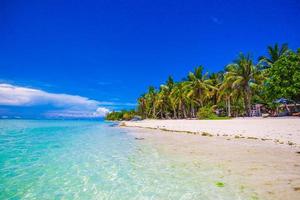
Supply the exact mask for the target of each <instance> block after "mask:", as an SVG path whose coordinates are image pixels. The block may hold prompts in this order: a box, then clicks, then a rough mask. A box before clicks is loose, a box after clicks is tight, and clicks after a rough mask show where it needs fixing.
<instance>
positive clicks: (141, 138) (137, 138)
mask: <svg viewBox="0 0 300 200" xmlns="http://www.w3.org/2000/svg"><path fill="white" fill-rule="evenodd" d="M134 139H135V140H144V139H145V138H143V137H140V138H139V137H135V138H134Z"/></svg>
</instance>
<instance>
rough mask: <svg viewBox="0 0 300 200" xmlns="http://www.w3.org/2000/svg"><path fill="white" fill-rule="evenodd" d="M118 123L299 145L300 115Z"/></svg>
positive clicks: (127, 125)
mask: <svg viewBox="0 0 300 200" xmlns="http://www.w3.org/2000/svg"><path fill="white" fill-rule="evenodd" d="M119 126H124V127H135V128H141V129H153V130H160V131H168V132H178V133H188V134H195V135H201V136H209V137H213V136H219V137H226V138H228V139H250V140H260V141H272V142H274V143H277V144H281V145H283V144H285V145H289V146H294V147H298V148H299V147H300V118H294V117H287V118H234V119H228V120H186V119H179V120H154V119H146V120H141V121H122V122H120V123H119Z"/></svg>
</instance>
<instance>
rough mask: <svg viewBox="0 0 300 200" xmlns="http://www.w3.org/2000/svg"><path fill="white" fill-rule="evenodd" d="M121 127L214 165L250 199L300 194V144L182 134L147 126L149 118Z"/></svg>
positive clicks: (138, 139)
mask: <svg viewBox="0 0 300 200" xmlns="http://www.w3.org/2000/svg"><path fill="white" fill-rule="evenodd" d="M243 120H245V119H243ZM149 121H151V123H152V125H154V124H155V125H157V123H153V122H155V121H157V120H147V123H150V122H149ZM162 121H164V120H162ZM173 121H175V122H178V121H177V120H173ZM227 121H228V120H227ZM198 122H199V121H198ZM200 122H202V121H200ZM299 122H300V121H299ZM133 123H135V124H133ZM136 123H138V124H139V125H140V127H138V125H137V124H136ZM164 123H165V124H166V122H164ZM167 123H170V122H167ZM129 125H131V127H129ZM141 127H142V128H141ZM121 128H122V129H125V130H127V131H128V132H127V134H131V135H133V136H134V137H135V139H136V142H138V143H141V144H150V146H151V148H153V149H155V150H157V151H159V152H162V153H164V154H166V155H168V156H171V157H175V158H181V157H184V158H185V159H186V162H187V163H196V164H198V165H199V166H211V167H212V168H211V170H212V171H214V170H216V171H218V172H219V176H218V177H217V178H219V181H220V182H222V183H224V185H225V186H224V187H233V188H240V191H241V192H242V193H247V191H248V192H249V191H251V192H250V193H251V195H250V196H251V198H250V199H274V200H280V199H284V198H286V199H291V200H292V199H293V200H294V199H295V200H296V199H298V197H299V195H300V173H299V172H300V164H299V163H300V149H299V146H296V145H281V144H279V143H274V142H273V141H269V142H268V141H263V140H258V139H257V140H255V139H247V138H242V139H237V138H231V137H230V136H220V137H214V135H204V136H206V137H200V136H201V135H202V134H201V135H200V136H199V135H197V134H182V133H186V132H184V131H183V129H181V130H179V131H165V130H160V128H155V127H153V126H151V127H148V128H147V127H146V126H145V121H139V122H130V123H129V124H128V125H126V122H125V126H121ZM296 130H297V129H296ZM198 134H200V133H198ZM299 134H300V133H299ZM199 170H201V169H200V168H199ZM212 184H213V183H212Z"/></svg>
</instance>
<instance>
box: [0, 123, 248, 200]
mask: <svg viewBox="0 0 300 200" xmlns="http://www.w3.org/2000/svg"><path fill="white" fill-rule="evenodd" d="M221 174H222V171H220V169H218V168H216V169H214V168H212V167H211V166H202V165H200V164H199V163H198V161H192V162H191V161H190V160H189V161H187V160H186V159H185V158H184V157H180V156H177V155H168V154H167V153H166V152H162V151H160V150H159V148H157V147H155V146H151V143H149V142H143V141H139V140H135V139H134V136H132V135H130V134H127V133H126V132H125V131H124V130H122V129H119V128H116V127H111V126H110V124H109V123H105V122H95V121H93V122H91V121H55V120H49V121H46V120H0V199H72V200H73V199H88V200H90V199H116V200H119V199H120V200H122V199H200V200H201V199H203V200H204V199H205V200H207V199H214V200H215V199H231V200H232V199H246V198H245V197H243V196H242V194H241V192H240V191H239V189H238V187H236V186H230V184H228V185H226V187H222V188H220V187H217V186H216V185H215V181H216V180H217V177H216V176H219V175H221Z"/></svg>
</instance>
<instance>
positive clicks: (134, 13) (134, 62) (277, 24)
mask: <svg viewBox="0 0 300 200" xmlns="http://www.w3.org/2000/svg"><path fill="white" fill-rule="evenodd" d="M299 19H300V2H299V1H297V0H285V1H284V0H272V1H271V0H268V1H267V0H261V1H250V0H249V1H248V0H247V1H245V0H241V1H232V0H227V1H221V0H218V1H216V0H210V1H199V0H198V1H186V0H185V1H179V0H174V1H170V0H168V1H164V0H157V1H156V0H151V1H137V0H136V1H126V0H119V1H107V0H105V1H103V0H98V1H80V0H77V1H75V0H74V1H68V0H65V1H62V0H49V1H48V0H43V1H39V0H36V1H30V0H28V1H14V0H2V1H1V2H0V84H2V90H1V87H0V115H2V116H4V115H21V116H35V115H41V114H44V113H49V112H50V113H59V112H60V111H61V112H65V111H66V110H68V109H69V110H70V108H72V109H73V108H75V110H76V111H74V110H72V113H76V112H81V111H82V110H83V109H86V108H85V107H86V105H84V106H83V108H82V107H80V106H82V104H80V103H79V105H78V103H77V102H76V100H78V99H76V97H74V96H80V97H82V98H85V100H86V101H87V102H86V104H87V105H90V102H89V101H94V104H95V105H93V106H92V108H89V109H90V111H91V112H93V113H95V112H94V111H95V108H98V107H99V108H103V109H109V110H112V109H120V108H128V107H134V103H135V101H136V99H137V98H138V97H139V95H140V94H142V93H143V92H144V91H146V89H147V87H148V86H149V85H154V86H159V84H161V83H162V82H164V81H165V79H166V78H167V76H168V75H173V76H174V77H175V79H177V80H180V79H181V78H183V77H184V76H186V74H187V73H188V72H189V71H191V70H192V69H193V68H194V67H195V66H197V65H200V64H202V65H204V67H205V70H207V71H209V72H213V71H219V70H221V69H223V67H224V66H225V65H226V64H228V63H230V62H231V61H232V60H233V59H234V58H235V57H236V56H237V55H238V53H239V52H241V51H243V52H250V53H252V55H253V57H254V58H255V59H256V58H257V56H259V55H263V54H265V53H266V46H267V45H270V44H274V43H276V42H278V43H283V42H287V43H289V46H290V48H292V49H295V48H298V47H300V20H299ZM3 88H4V89H3ZM28 89H34V90H36V91H38V92H36V91H35V92H33V94H32V91H31V92H30V91H28ZM1 91H2V94H1ZM16 91H21V92H23V93H22V94H21V95H18V98H20V102H18V103H16V102H14V103H11V99H16V97H15V96H14V95H17V94H16ZM43 92H45V93H46V94H47V95H48V94H50V97H49V98H50V99H48V100H45V99H43V101H41V100H40V99H41V98H44V97H43V96H42V95H44V93H43ZM8 93H9V94H12V95H11V96H9V97H8V96H7V95H8ZM52 94H53V95H54V96H51V95H52ZM61 94H66V95H70V96H72V97H68V98H72V100H74V101H72V102H73V104H72V105H61V103H58V102H57V98H58V99H59V98H61V99H60V100H59V102H63V101H65V99H64V97H63V96H60V95H61ZM1 95H2V96H1ZM24 95H25V96H24ZM26 95H31V96H29V97H28V96H26ZM32 95H33V96H32ZM55 95H58V96H55ZM25 97H26V98H29V100H28V99H27V100H28V101H27V102H24V101H23V100H24V98H25ZM1 98H2V101H1ZM51 98H54V99H55V100H54V99H51ZM73 98H75V99H73ZM3 99H4V100H3ZM33 99H34V100H33ZM80 101H81V100H80ZM54 111H55V112H54ZM74 115H75V114H74ZM88 116H90V115H88Z"/></svg>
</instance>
